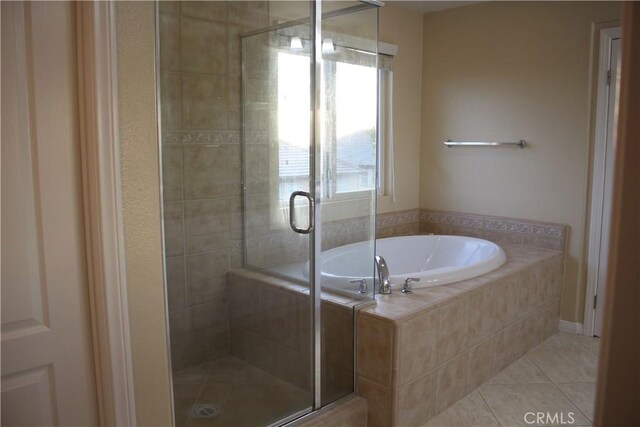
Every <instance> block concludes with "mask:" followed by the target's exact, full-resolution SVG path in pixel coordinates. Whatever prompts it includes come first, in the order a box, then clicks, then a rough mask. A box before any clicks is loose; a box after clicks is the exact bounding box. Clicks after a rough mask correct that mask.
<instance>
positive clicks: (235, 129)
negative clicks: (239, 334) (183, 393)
mask: <svg viewBox="0 0 640 427" xmlns="http://www.w3.org/2000/svg"><path fill="white" fill-rule="evenodd" d="M159 7H160V16H159V27H160V85H161V88H160V89H161V121H162V123H161V125H162V144H163V146H162V152H163V156H162V163H163V165H162V170H163V194H164V219H165V244H166V257H167V259H166V261H167V287H168V303H169V318H170V327H171V352H172V361H173V367H174V369H178V368H181V367H184V366H187V365H189V364H192V363H197V362H199V361H202V360H207V359H211V358H214V357H217V356H220V355H223V354H226V353H228V352H229V320H228V296H227V293H226V284H225V275H226V272H227V271H228V270H229V268H230V267H231V266H232V265H238V264H239V263H240V244H239V242H240V239H241V237H242V236H241V227H242V225H241V224H242V217H241V198H240V197H241V188H240V183H241V170H242V167H241V156H240V124H241V123H240V117H241V116H240V108H241V106H240V69H241V63H240V59H241V58H240V37H239V35H240V34H241V33H243V32H246V31H249V30H252V29H256V28H262V27H266V26H267V25H268V21H269V18H268V10H267V3H266V2H218V1H202V2H166V1H163V2H159Z"/></svg>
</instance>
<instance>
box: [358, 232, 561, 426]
mask: <svg viewBox="0 0 640 427" xmlns="http://www.w3.org/2000/svg"><path fill="white" fill-rule="evenodd" d="M502 247H503V249H504V250H505V252H506V254H507V262H506V263H505V264H504V265H503V266H502V267H500V268H499V269H497V270H495V271H493V272H490V273H488V274H486V275H483V276H480V277H477V278H474V279H470V280H465V281H461V282H457V283H453V284H450V285H444V286H436V287H432V288H422V289H416V290H414V293H413V294H410V295H406V294H402V293H400V292H395V293H393V294H391V295H378V296H377V297H376V304H375V305H374V306H370V307H366V308H363V309H361V310H359V311H358V317H357V344H356V346H357V364H356V366H357V393H358V394H359V395H361V396H363V397H365V398H366V399H367V400H368V404H369V413H368V417H369V425H371V426H419V425H422V424H424V423H426V422H427V421H428V420H429V419H430V418H432V417H433V416H435V415H436V414H438V413H440V412H442V411H443V410H445V409H446V408H447V407H449V406H451V405H452V404H454V403H455V402H456V401H458V400H459V399H461V398H462V397H464V396H465V395H467V394H469V393H470V392H472V391H473V390H474V389H475V388H476V387H478V386H479V385H481V384H482V383H483V382H484V381H485V380H486V379H488V378H489V377H490V376H492V375H493V374H495V373H497V372H499V371H500V370H502V369H503V368H504V367H506V366H508V365H509V364H510V363H512V362H513V361H515V360H516V359H518V358H519V357H520V356H522V355H523V354H524V353H525V352H526V351H528V350H529V349H531V348H533V347H534V346H535V345H536V344H538V343H540V342H541V341H542V340H543V339H544V338H545V337H548V336H550V335H552V334H553V333H555V332H556V331H557V329H558V322H559V313H560V292H561V288H562V281H563V277H564V272H563V254H562V252H560V251H556V250H552V249H544V248H536V247H532V246H523V245H513V244H503V245H502Z"/></svg>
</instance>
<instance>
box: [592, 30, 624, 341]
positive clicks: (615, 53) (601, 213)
mask: <svg viewBox="0 0 640 427" xmlns="http://www.w3.org/2000/svg"><path fill="white" fill-rule="evenodd" d="M613 34H614V35H613V36H612V37H609V38H607V39H606V43H607V45H605V46H602V47H601V49H602V51H603V53H604V54H605V57H604V58H603V59H604V61H605V63H606V65H607V67H606V68H607V71H606V73H602V76H601V77H602V80H601V81H600V84H601V85H603V86H606V87H603V88H602V89H604V90H600V91H599V92H598V96H599V97H600V96H601V97H602V100H601V101H600V100H599V108H600V110H599V111H598V118H597V120H598V121H599V123H598V124H597V127H599V128H600V129H601V131H600V132H598V131H597V132H596V142H595V149H594V175H593V176H594V181H593V185H594V193H593V195H592V203H593V206H592V209H591V215H592V226H591V231H590V233H591V235H590V238H591V239H592V240H593V241H594V243H595V245H592V246H591V248H590V251H591V252H592V253H591V254H590V261H589V262H590V263H592V264H593V265H594V266H595V267H596V268H595V269H592V275H593V277H594V279H595V289H594V300H593V310H594V311H595V313H594V316H593V319H594V320H593V335H594V336H598V337H599V336H601V331H602V320H603V314H604V299H605V290H606V286H605V284H606V281H607V265H608V259H607V258H608V252H609V231H610V228H611V204H612V196H613V194H612V193H613V167H614V158H615V156H614V149H615V134H616V126H617V117H618V114H617V106H618V92H619V89H618V84H619V74H620V37H619V35H617V36H616V35H615V34H616V32H613ZM596 190H597V191H596ZM598 217H599V218H598ZM598 219H599V221H598ZM598 222H599V223H600V224H599V225H598Z"/></svg>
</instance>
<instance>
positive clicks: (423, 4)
mask: <svg viewBox="0 0 640 427" xmlns="http://www.w3.org/2000/svg"><path fill="white" fill-rule="evenodd" d="M386 3H387V4H393V5H395V6H400V7H401V8H403V9H408V10H413V11H415V12H420V13H428V12H435V11H437V10H444V9H451V8H454V7H460V6H465V5H468V4H473V3H478V2H477V1H456V0H451V1H422V0H415V1H404V0H402V1H400V0H386Z"/></svg>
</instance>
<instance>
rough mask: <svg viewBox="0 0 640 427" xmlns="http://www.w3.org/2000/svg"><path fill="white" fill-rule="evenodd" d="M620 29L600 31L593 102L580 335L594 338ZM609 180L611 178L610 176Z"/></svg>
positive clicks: (611, 175)
mask: <svg viewBox="0 0 640 427" xmlns="http://www.w3.org/2000/svg"><path fill="white" fill-rule="evenodd" d="M621 36H622V31H621V29H620V27H613V28H604V29H602V30H600V44H599V51H600V52H599V63H598V80H597V98H596V126H595V138H594V145H593V159H592V172H591V203H590V219H589V235H588V236H589V237H588V239H589V245H588V255H587V292H586V297H585V306H584V328H583V333H584V335H587V336H593V333H594V330H595V318H596V315H595V309H594V299H595V296H596V293H597V285H598V270H599V268H598V261H599V259H600V247H601V231H602V221H603V218H602V206H603V204H604V198H605V194H604V182H605V155H604V153H605V149H606V147H605V145H604V142H605V141H606V138H607V112H608V105H609V91H610V90H615V87H613V86H609V85H608V83H607V73H608V71H609V69H610V64H609V58H610V56H611V41H612V40H613V39H618V38H621ZM610 178H613V174H612V172H610Z"/></svg>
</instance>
